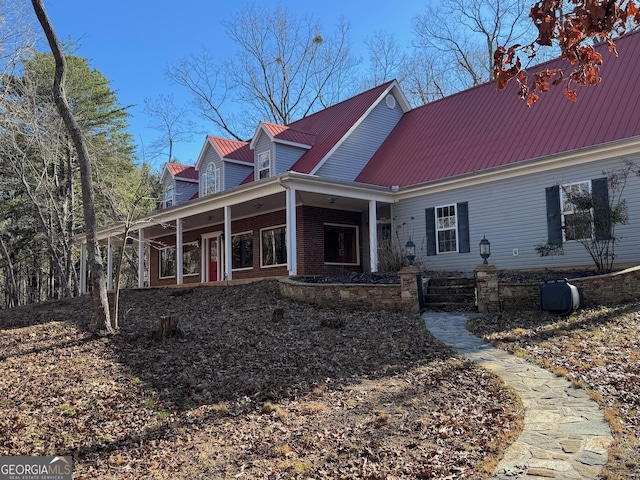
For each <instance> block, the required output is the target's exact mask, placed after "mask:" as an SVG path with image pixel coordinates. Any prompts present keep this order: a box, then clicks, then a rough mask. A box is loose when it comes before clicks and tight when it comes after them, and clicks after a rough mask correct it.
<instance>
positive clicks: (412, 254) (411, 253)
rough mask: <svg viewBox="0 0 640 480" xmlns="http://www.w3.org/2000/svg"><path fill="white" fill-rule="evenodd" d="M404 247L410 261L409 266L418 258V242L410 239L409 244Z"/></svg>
mask: <svg viewBox="0 0 640 480" xmlns="http://www.w3.org/2000/svg"><path fill="white" fill-rule="evenodd" d="M404 249H405V250H404V251H405V255H406V256H407V260H408V261H409V266H411V265H413V261H414V260H415V258H416V244H415V243H413V242H412V241H411V239H409V241H408V242H407V244H406V245H405V246H404Z"/></svg>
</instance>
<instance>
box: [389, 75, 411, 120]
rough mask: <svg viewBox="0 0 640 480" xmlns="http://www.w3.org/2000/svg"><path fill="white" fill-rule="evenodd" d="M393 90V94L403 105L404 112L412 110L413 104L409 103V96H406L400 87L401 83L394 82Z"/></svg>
mask: <svg viewBox="0 0 640 480" xmlns="http://www.w3.org/2000/svg"><path fill="white" fill-rule="evenodd" d="M391 90H392V91H393V94H394V95H395V96H396V99H397V100H398V103H399V104H400V106H401V107H402V111H403V112H404V113H407V112H408V111H409V110H411V104H410V103H409V99H407V97H406V96H405V94H404V92H403V91H402V89H401V88H400V85H399V84H398V82H397V81H394V82H393V88H392V89H391Z"/></svg>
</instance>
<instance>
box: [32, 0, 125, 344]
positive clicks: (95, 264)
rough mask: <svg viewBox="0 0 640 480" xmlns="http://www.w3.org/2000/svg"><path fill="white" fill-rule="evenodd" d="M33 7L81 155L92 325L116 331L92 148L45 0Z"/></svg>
mask: <svg viewBox="0 0 640 480" xmlns="http://www.w3.org/2000/svg"><path fill="white" fill-rule="evenodd" d="M31 4H32V5H33V9H34V11H35V13H36V16H37V17H38V21H39V22H40V25H41V26H42V29H43V30H44V33H45V35H46V37H47V41H48V42H49V46H50V47H51V52H52V53H53V56H54V58H55V61H56V69H55V78H54V83H53V96H54V99H55V103H56V106H57V107H58V111H59V113H60V116H61V117H62V119H63V121H64V124H65V126H66V128H67V130H68V133H69V136H70V137H71V140H72V142H73V145H74V147H75V150H76V154H77V156H78V162H79V165H80V181H81V186H82V205H83V211H84V222H85V229H86V235H87V244H88V249H87V251H88V260H89V267H90V272H91V287H92V288H91V295H92V298H93V304H94V311H93V322H92V323H93V325H94V326H100V325H104V327H105V328H106V330H107V331H109V332H111V331H113V328H112V326H111V320H110V314H109V301H108V298H107V287H106V284H105V282H104V271H103V268H102V258H101V254H100V249H99V245H98V241H97V237H96V228H97V225H96V214H95V208H94V201H93V186H92V175H91V160H90V158H89V152H88V150H87V147H86V145H85V143H84V140H83V137H82V131H81V130H80V127H79V126H78V123H77V121H76V119H75V117H74V115H73V113H72V111H71V108H70V107H69V103H68V102H67V98H66V92H65V74H66V60H65V55H64V53H63V52H62V48H61V46H60V42H59V40H58V37H57V36H56V33H55V31H54V29H53V26H52V25H51V21H50V20H49V17H48V16H47V13H46V11H45V9H44V5H43V4H42V0H31Z"/></svg>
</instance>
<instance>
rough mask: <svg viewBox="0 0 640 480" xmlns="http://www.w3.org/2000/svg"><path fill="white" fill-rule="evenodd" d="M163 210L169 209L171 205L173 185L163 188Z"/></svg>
mask: <svg viewBox="0 0 640 480" xmlns="http://www.w3.org/2000/svg"><path fill="white" fill-rule="evenodd" d="M162 203H163V204H164V208H169V207H170V206H172V205H173V185H169V186H167V187H165V188H164V197H163V202H162Z"/></svg>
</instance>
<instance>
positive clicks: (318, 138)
mask: <svg viewBox="0 0 640 480" xmlns="http://www.w3.org/2000/svg"><path fill="white" fill-rule="evenodd" d="M392 83H393V81H391V82H387V83H385V84H383V85H379V86H377V87H375V88H372V89H371V90H367V91H366V92H363V93H361V94H359V95H356V96H355V97H352V98H349V99H347V100H344V101H343V102H340V103H337V104H335V105H332V106H331V107H328V108H325V109H324V110H321V111H319V112H317V113H314V114H313V115H309V116H308V117H305V118H302V119H300V120H298V121H296V122H293V123H291V124H290V125H288V126H286V127H283V126H281V125H276V124H273V123H268V122H262V124H263V125H264V126H265V128H267V129H269V133H270V134H271V135H272V136H274V137H275V136H277V135H281V134H282V133H283V132H288V135H291V136H290V137H288V138H297V139H298V141H296V142H295V143H302V144H306V145H312V147H313V148H311V149H309V150H307V151H306V152H305V153H304V154H303V155H302V156H301V157H300V158H299V159H298V161H297V162H296V163H294V164H293V166H292V167H291V171H294V172H299V173H310V172H311V171H312V170H313V169H314V168H315V167H316V166H317V165H318V164H319V163H320V161H321V160H322V159H323V158H324V157H325V156H326V155H327V153H329V151H331V149H332V148H333V147H334V146H335V145H336V144H337V143H338V142H339V141H340V140H341V139H342V138H343V137H344V136H345V135H346V133H347V132H348V131H349V129H350V128H351V127H353V125H354V124H355V123H356V122H357V121H358V120H359V119H360V117H362V116H363V115H364V114H365V112H366V111H367V110H368V109H369V108H370V107H371V106H372V105H373V103H374V102H375V101H376V100H377V99H378V98H380V96H381V95H382V94H383V93H384V91H385V90H387V88H388V87H389V86H390V85H391V84H392ZM293 135H298V136H296V137H294V136H293ZM299 135H305V137H300V136H299ZM305 138H306V139H307V140H311V139H312V140H314V141H313V143H306V141H300V140H303V139H305ZM253 180H254V174H253V173H251V174H250V175H248V176H247V178H245V179H244V180H243V181H242V182H241V185H244V184H247V183H251V182H252V181H253Z"/></svg>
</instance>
